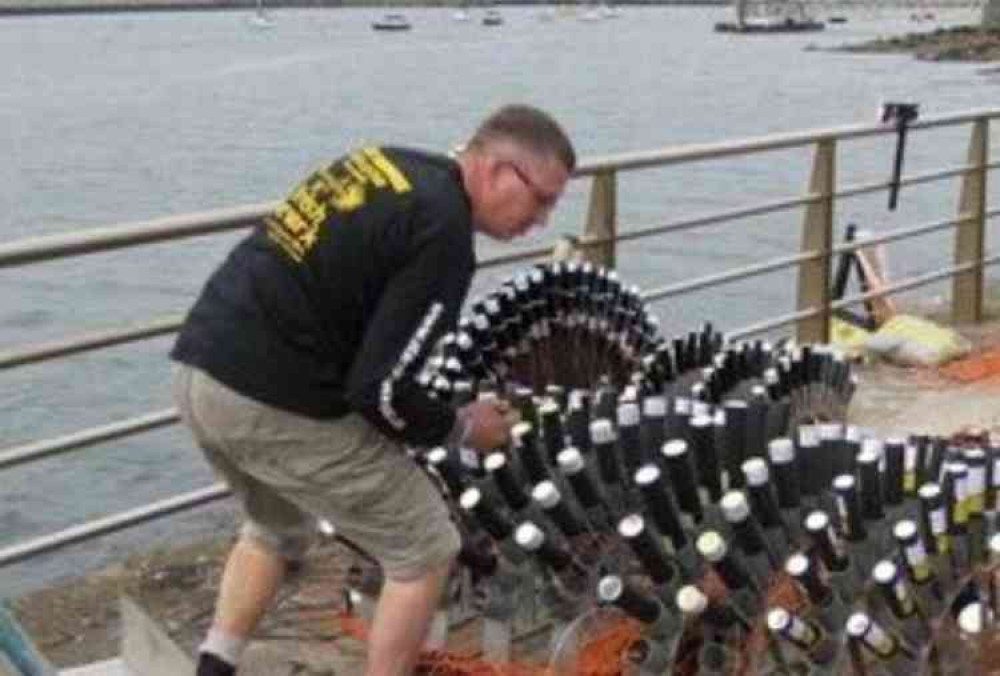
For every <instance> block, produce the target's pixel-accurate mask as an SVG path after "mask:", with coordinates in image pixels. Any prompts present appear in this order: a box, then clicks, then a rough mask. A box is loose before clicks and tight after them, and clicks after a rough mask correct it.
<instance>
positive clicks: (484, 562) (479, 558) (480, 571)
mask: <svg viewBox="0 0 1000 676" xmlns="http://www.w3.org/2000/svg"><path fill="white" fill-rule="evenodd" d="M458 563H459V564H460V565H462V566H465V567H466V568H468V569H469V570H471V571H473V572H474V573H475V574H476V575H479V576H480V577H490V576H491V575H493V574H494V573H496V571H497V567H498V566H499V565H500V560H499V559H498V558H497V555H496V554H494V553H493V552H491V551H488V550H484V549H482V548H480V547H476V546H474V545H473V544H472V543H471V542H465V541H463V542H462V547H461V549H459V550H458Z"/></svg>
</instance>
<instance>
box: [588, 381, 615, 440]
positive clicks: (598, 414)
mask: <svg viewBox="0 0 1000 676" xmlns="http://www.w3.org/2000/svg"><path fill="white" fill-rule="evenodd" d="M617 408H618V390H616V389H615V388H614V387H613V386H612V385H610V384H608V383H604V384H602V385H600V386H598V388H597V390H596V391H595V393H594V403H593V406H592V407H591V412H590V418H591V420H592V421H595V420H598V419H604V420H609V421H610V420H612V419H613V418H614V417H615V410H616V409H617ZM591 429H593V423H591ZM591 437H593V432H591Z"/></svg>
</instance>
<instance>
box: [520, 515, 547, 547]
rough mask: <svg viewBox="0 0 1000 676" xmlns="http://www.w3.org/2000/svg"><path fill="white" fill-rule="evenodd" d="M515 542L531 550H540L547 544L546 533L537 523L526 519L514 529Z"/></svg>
mask: <svg viewBox="0 0 1000 676" xmlns="http://www.w3.org/2000/svg"><path fill="white" fill-rule="evenodd" d="M514 542H516V543H517V545H518V547H520V548H521V549H526V550H528V551H529V552H534V551H538V550H539V549H541V547H542V545H543V544H545V533H543V532H542V529H541V528H539V527H538V526H536V525H535V524H533V523H531V522H530V521H525V522H524V523H522V524H520V525H519V526H518V527H517V530H515V531H514Z"/></svg>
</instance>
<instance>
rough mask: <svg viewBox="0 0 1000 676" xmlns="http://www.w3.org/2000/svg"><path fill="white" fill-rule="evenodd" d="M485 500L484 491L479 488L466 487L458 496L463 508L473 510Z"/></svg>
mask: <svg viewBox="0 0 1000 676" xmlns="http://www.w3.org/2000/svg"><path fill="white" fill-rule="evenodd" d="M482 501H483V493H482V491H480V490H479V489H478V488H475V487H472V488H466V489H465V490H464V491H462V495H460V496H459V498H458V504H459V505H461V507H462V509H465V510H473V509H475V508H476V507H478V506H479V504H480V503H481V502H482Z"/></svg>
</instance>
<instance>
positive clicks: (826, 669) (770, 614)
mask: <svg viewBox="0 0 1000 676" xmlns="http://www.w3.org/2000/svg"><path fill="white" fill-rule="evenodd" d="M767 628H768V630H770V632H771V633H772V634H774V635H775V636H777V637H779V638H781V639H784V640H785V641H787V642H788V643H791V644H792V645H794V646H795V647H796V648H798V650H799V651H801V652H802V653H803V654H804V655H805V656H806V657H807V658H808V659H809V662H810V667H811V669H810V671H809V673H810V674H832V673H834V671H833V667H834V664H835V662H836V661H837V653H838V649H837V642H836V641H835V640H834V639H833V638H832V637H831V636H830V634H829V633H827V632H826V631H825V630H824V629H823V628H822V627H821V626H819V624H817V623H816V622H813V621H812V620H809V619H806V618H804V617H801V616H799V615H796V614H794V613H790V612H788V611H787V610H785V609H784V608H770V609H768V611H767Z"/></svg>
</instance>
